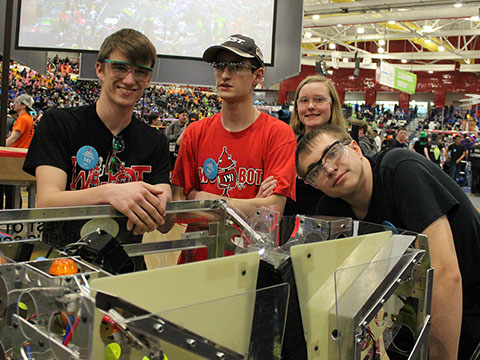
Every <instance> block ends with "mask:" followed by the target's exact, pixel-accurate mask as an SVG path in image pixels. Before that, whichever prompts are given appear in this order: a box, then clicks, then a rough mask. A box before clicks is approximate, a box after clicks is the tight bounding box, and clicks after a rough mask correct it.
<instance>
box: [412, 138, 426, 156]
mask: <svg viewBox="0 0 480 360" xmlns="http://www.w3.org/2000/svg"><path fill="white" fill-rule="evenodd" d="M427 146H428V139H427V138H420V139H418V140H417V141H415V144H413V149H414V150H415V151H416V152H417V153H419V154H420V155H422V156H425V152H424V149H425V148H426V147H427Z"/></svg>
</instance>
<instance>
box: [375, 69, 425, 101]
mask: <svg viewBox="0 0 480 360" xmlns="http://www.w3.org/2000/svg"><path fill="white" fill-rule="evenodd" d="M378 82H379V83H380V84H382V85H386V86H390V87H392V88H394V89H397V90H400V91H404V92H406V93H409V94H415V89H416V88H417V75H415V74H414V73H411V72H408V71H405V70H401V69H399V68H396V67H395V66H393V65H391V64H388V63H386V62H384V61H382V63H381V64H380V78H379V81H378Z"/></svg>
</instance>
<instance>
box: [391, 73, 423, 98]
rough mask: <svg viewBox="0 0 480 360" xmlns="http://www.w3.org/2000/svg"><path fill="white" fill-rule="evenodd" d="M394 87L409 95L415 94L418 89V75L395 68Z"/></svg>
mask: <svg viewBox="0 0 480 360" xmlns="http://www.w3.org/2000/svg"><path fill="white" fill-rule="evenodd" d="M393 87H394V88H395V89H398V90H400V91H405V92H406V93H409V94H415V89H416V88H417V75H416V74H414V73H411V72H408V71H405V70H400V69H398V68H395V80H394V84H393Z"/></svg>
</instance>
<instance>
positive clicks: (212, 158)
mask: <svg viewBox="0 0 480 360" xmlns="http://www.w3.org/2000/svg"><path fill="white" fill-rule="evenodd" d="M296 146H297V141H296V139H295V135H294V134H293V131H292V129H291V128H290V127H289V126H288V125H287V124H285V123H284V122H282V121H280V120H278V119H276V118H274V117H272V116H270V115H267V114H265V113H261V114H260V116H259V117H258V119H257V120H256V121H255V122H254V123H253V124H252V125H250V126H249V127H248V128H247V129H245V130H242V131H238V132H230V131H228V130H225V128H224V127H223V125H222V122H221V113H220V114H217V115H214V116H213V117H208V118H204V119H202V120H200V121H197V122H195V123H193V124H191V125H190V126H189V127H188V128H187V129H186V130H185V133H184V135H183V139H182V145H181V146H180V150H179V154H178V157H177V161H176V163H175V169H174V170H173V178H172V184H174V185H177V186H181V187H183V188H184V192H185V195H188V194H189V193H190V191H191V190H193V189H196V190H200V191H207V192H209V193H212V194H217V195H221V196H226V197H230V198H236V199H251V198H254V197H255V196H256V195H257V193H258V189H259V187H260V184H261V183H262V181H263V180H264V179H265V178H267V177H269V176H270V175H273V177H274V178H275V179H277V181H278V183H277V187H276V188H275V190H274V193H275V194H278V195H282V196H285V197H289V198H291V199H292V200H295V177H296V172H295V148H296ZM212 163H214V164H212ZM215 168H216V170H215ZM207 174H208V176H207ZM232 254H233V253H231V252H229V251H225V255H232ZM207 257H208V251H207V249H206V248H201V249H196V250H194V251H183V252H182V254H181V255H180V258H179V263H180V264H181V263H185V262H191V261H198V260H205V259H207Z"/></svg>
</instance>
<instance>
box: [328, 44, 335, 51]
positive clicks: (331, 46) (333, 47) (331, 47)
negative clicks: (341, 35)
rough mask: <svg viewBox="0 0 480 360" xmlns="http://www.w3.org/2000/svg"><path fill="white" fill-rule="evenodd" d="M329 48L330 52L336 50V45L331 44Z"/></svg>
mask: <svg viewBox="0 0 480 360" xmlns="http://www.w3.org/2000/svg"><path fill="white" fill-rule="evenodd" d="M328 48H329V49H330V50H334V49H335V48H336V45H335V44H334V43H330V44H328Z"/></svg>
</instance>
